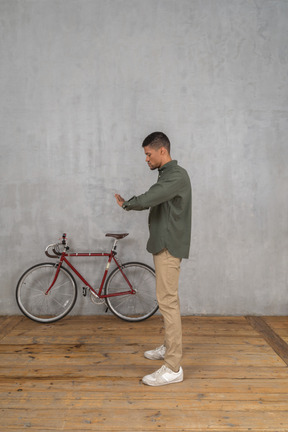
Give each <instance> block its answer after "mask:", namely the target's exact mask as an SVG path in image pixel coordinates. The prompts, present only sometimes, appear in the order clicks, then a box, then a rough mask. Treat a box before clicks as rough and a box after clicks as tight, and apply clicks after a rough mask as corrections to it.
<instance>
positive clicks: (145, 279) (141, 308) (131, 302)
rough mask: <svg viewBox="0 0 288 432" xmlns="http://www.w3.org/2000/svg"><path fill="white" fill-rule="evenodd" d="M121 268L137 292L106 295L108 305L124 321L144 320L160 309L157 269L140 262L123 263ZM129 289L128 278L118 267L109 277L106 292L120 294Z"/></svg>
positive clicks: (107, 293)
mask: <svg viewBox="0 0 288 432" xmlns="http://www.w3.org/2000/svg"><path fill="white" fill-rule="evenodd" d="M121 269H122V271H123V272H124V273H125V275H126V277H127V279H128V280H129V282H130V283H131V285H132V287H133V289H134V290H135V291H136V293H135V294H125V295H118V296H117V295H116V296H115V297H106V303H107V306H108V307H109V309H110V310H111V312H113V313H114V314H115V315H116V316H118V317H119V318H121V319H123V320H124V321H143V320H145V319H147V318H149V317H150V316H151V315H153V314H154V313H155V312H156V311H157V309H158V304H157V299H156V290H155V271H154V270H153V269H152V268H151V267H149V266H148V265H147V264H142V263H138V262H130V263H126V264H123V265H122V266H121ZM128 290H129V286H128V284H127V282H126V280H125V279H124V277H123V275H122V273H121V271H120V270H119V268H116V269H115V270H114V271H113V272H112V273H111V274H110V276H109V278H108V279H107V282H106V285H105V294H106V295H111V294H118V293H120V292H122V291H128Z"/></svg>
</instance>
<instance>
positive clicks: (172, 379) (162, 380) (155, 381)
mask: <svg viewBox="0 0 288 432" xmlns="http://www.w3.org/2000/svg"><path fill="white" fill-rule="evenodd" d="M181 381H183V369H182V367H180V369H179V372H173V371H172V370H171V369H169V368H168V367H167V366H165V365H163V366H162V367H161V368H160V369H158V370H157V371H156V372H154V373H152V374H151V375H146V376H144V378H142V382H143V384H146V385H150V386H155V387H156V386H162V385H166V384H174V383H178V382H181Z"/></svg>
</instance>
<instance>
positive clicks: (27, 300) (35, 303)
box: [16, 263, 77, 323]
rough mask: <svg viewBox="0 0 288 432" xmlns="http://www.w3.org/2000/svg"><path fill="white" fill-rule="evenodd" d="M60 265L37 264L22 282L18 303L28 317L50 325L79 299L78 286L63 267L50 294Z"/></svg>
mask: <svg viewBox="0 0 288 432" xmlns="http://www.w3.org/2000/svg"><path fill="white" fill-rule="evenodd" d="M56 269H57V266H56V265H55V264H53V263H43V264H37V265H35V266H33V267H31V268H30V269H28V270H27V271H26V272H25V273H24V274H23V275H22V276H21V278H20V279H19V282H18V284H17V288H16V300H17V303H18V306H19V308H20V310H21V311H22V312H23V314H24V315H26V316H27V317H28V318H30V319H32V320H34V321H37V322H41V323H51V322H55V321H58V320H59V319H61V318H63V317H64V316H65V315H67V314H68V313H69V312H70V311H71V309H72V308H73V306H74V305H75V302H76V299H77V286H76V282H75V280H74V278H73V276H72V275H71V274H70V273H69V271H68V270H66V269H65V268H63V267H61V268H60V271H59V274H58V277H57V280H56V282H55V284H54V285H53V287H52V288H51V290H50V291H49V292H48V294H45V293H46V291H47V289H48V288H49V286H50V285H51V283H52V282H53V279H54V276H55V272H56Z"/></svg>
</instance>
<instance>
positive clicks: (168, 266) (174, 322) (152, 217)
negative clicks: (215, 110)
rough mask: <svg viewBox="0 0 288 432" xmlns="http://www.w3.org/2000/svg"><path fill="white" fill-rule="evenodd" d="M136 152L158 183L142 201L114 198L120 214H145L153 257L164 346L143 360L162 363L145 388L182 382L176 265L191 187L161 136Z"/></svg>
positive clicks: (186, 234)
mask: <svg viewBox="0 0 288 432" xmlns="http://www.w3.org/2000/svg"><path fill="white" fill-rule="evenodd" d="M142 147H143V148H144V152H145V155H146V162H147V163H148V166H149V168H150V170H155V169H158V171H159V176H158V181H157V183H155V184H154V185H153V186H151V188H150V189H149V190H148V191H147V192H145V193H144V194H142V195H139V196H134V197H132V198H131V199H129V201H125V200H124V198H122V197H121V196H120V195H118V194H115V198H116V200H117V203H118V204H119V206H121V207H122V208H123V209H125V210H128V211H129V210H145V209H148V208H150V213H149V222H148V223H149V231H150V236H149V240H148V243H147V250H148V252H150V253H152V254H153V259H154V265H155V272H156V295H157V300H158V304H159V309H160V312H161V314H162V316H163V319H164V328H165V339H164V344H163V345H162V346H160V347H158V348H156V349H154V350H152V351H146V352H145V353H144V356H145V357H146V358H148V359H151V360H164V365H163V366H162V367H161V368H160V369H159V370H157V371H156V372H154V373H152V374H151V375H146V376H145V377H144V378H143V379H142V382H143V383H144V384H147V385H151V386H159V385H164V384H172V383H177V382H181V381H183V370H182V367H181V359H182V325H181V315H180V304H179V296H178V280H179V273H180V262H181V260H182V258H188V256H189V248H190V235H191V200H192V198H191V184H190V179H189V176H188V174H187V172H186V171H185V169H183V168H181V167H180V166H179V165H178V164H177V161H176V160H172V158H171V156H170V141H169V139H168V137H167V136H166V135H165V134H164V133H162V132H154V133H152V134H150V135H148V136H147V137H146V138H145V140H144V141H143V144H142Z"/></svg>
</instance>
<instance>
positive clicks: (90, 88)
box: [0, 0, 288, 315]
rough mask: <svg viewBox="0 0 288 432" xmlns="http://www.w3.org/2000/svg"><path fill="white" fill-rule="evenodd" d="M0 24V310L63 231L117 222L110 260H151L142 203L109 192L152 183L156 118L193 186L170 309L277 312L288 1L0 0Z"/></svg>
mask: <svg viewBox="0 0 288 432" xmlns="http://www.w3.org/2000/svg"><path fill="white" fill-rule="evenodd" d="M0 24H1V27H0V32H1V37H0V49H1V60H0V68H1V69H0V74H1V75H0V86H1V99H0V110H1V112H0V130H1V139H0V146H1V179H2V181H1V233H0V242H1V257H0V265H1V269H0V271H1V285H0V295H1V297H0V313H1V314H15V313H18V309H17V306H16V302H15V299H14V291H15V286H16V283H17V280H18V278H19V276H20V275H21V274H22V272H23V271H24V270H25V269H26V268H27V267H29V266H31V265H32V264H34V263H37V262H41V261H46V257H45V255H44V248H45V246H46V245H47V244H49V243H52V242H54V241H56V240H57V239H58V237H59V236H60V235H61V233H62V232H64V231H66V232H67V233H68V237H69V238H70V241H71V245H72V248H76V249H78V250H82V251H83V250H88V249H93V250H98V249H104V248H105V247H106V245H107V246H108V245H110V241H109V240H108V241H107V239H105V237H104V233H105V232H106V231H107V230H118V231H121V230H125V231H126V230H128V231H129V232H130V236H129V237H128V238H127V239H125V240H123V241H122V247H120V249H119V253H121V254H122V256H123V260H125V259H135V258H138V259H139V260H144V261H147V262H148V263H151V262H152V260H151V256H150V255H149V254H148V253H146V252H145V246H146V240H147V233H148V231H147V212H130V213H126V212H124V211H122V210H121V209H120V208H119V207H118V206H117V205H116V203H115V202H114V198H113V194H114V193H115V192H120V193H121V194H122V195H123V196H124V197H126V198H128V197H130V196H131V195H133V194H139V193H141V192H144V191H145V190H146V189H147V188H148V187H149V185H150V184H152V183H153V182H154V181H155V180H156V177H157V173H152V172H150V171H149V169H148V167H147V166H146V164H145V159H144V153H143V150H142V148H141V142H142V140H143V138H145V136H146V135H147V134H148V133H150V132H152V131H154V130H163V131H164V132H166V133H167V134H168V136H169V137H170V139H171V142H172V146H173V152H172V156H173V157H174V158H175V159H178V162H179V163H180V164H181V165H182V166H184V167H185V168H186V169H187V170H188V172H189V173H190V176H191V181H192V184H193V235H192V242H191V254H190V259H189V260H186V261H184V262H183V265H182V275H181V290H180V294H181V300H182V312H183V314H226V315H227V314H274V315H277V314H287V312H288V286H287V285H288V271H287V267H288V229H287V222H288V200H287V197H288V166H287V161H288V98H287V95H288V93H287V90H288V73H287V71H288V50H287V46H288V2H287V1H286V0H259V1H257V0H255V1H253V0H145V1H144V0H113V1H112V0H41V1H40V0H0ZM100 267H101V266H100ZM82 268H84V269H86V270H87V271H88V272H90V273H91V278H92V281H93V280H94V279H95V281H96V280H97V269H98V270H100V269H99V267H96V265H94V264H93V265H92V269H91V267H88V263H86V262H84V263H83V265H82ZM88 269H90V270H88ZM87 302H88V300H87V299H84V298H83V297H80V298H79V301H78V305H77V307H76V309H75V313H80V314H85V313H102V312H103V311H104V308H103V307H101V306H100V307H98V309H97V307H96V306H93V305H89V306H88V304H87ZM86 306H88V308H86Z"/></svg>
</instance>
